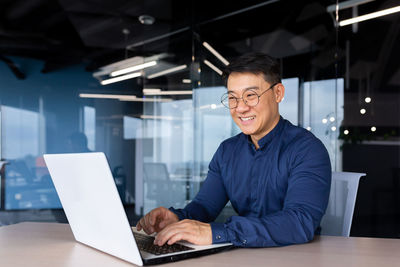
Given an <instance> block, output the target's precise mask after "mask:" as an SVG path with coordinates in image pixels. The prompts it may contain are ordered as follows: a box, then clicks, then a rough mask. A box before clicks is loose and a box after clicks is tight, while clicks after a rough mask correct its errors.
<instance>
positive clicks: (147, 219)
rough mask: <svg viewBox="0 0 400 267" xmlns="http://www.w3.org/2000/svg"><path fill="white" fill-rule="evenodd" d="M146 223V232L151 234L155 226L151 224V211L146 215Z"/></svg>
mask: <svg viewBox="0 0 400 267" xmlns="http://www.w3.org/2000/svg"><path fill="white" fill-rule="evenodd" d="M144 224H145V227H144V229H145V232H146V233H147V234H148V235H149V234H152V233H154V228H153V227H152V226H151V224H150V213H147V214H146V216H144Z"/></svg>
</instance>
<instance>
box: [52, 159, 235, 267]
mask: <svg viewBox="0 0 400 267" xmlns="http://www.w3.org/2000/svg"><path fill="white" fill-rule="evenodd" d="M44 159H45V162H46V165H47V168H48V170H49V172H50V175H51V178H52V180H53V183H54V186H55V188H56V190H57V193H58V196H59V198H60V201H61V204H62V206H63V208H64V211H65V214H66V216H67V219H68V222H69V224H70V227H71V230H72V233H73V235H74V237H75V240H76V241H78V242H80V243H83V244H85V245H88V246H90V247H93V248H95V249H97V250H100V251H103V252H105V253H108V254H111V255H113V256H115V257H118V258H120V259H122V260H125V261H127V262H130V263H133V264H136V265H140V266H142V265H149V264H160V263H165V262H171V261H177V260H182V259H186V258H191V257H196V256H201V255H207V254H211V253H215V252H219V251H221V250H225V249H228V248H230V247H231V246H232V244H231V243H225V244H215V245H208V246H196V245H193V244H190V243H188V242H179V244H176V246H175V247H173V248H172V247H171V246H168V245H165V247H164V246H163V247H157V246H156V245H154V246H155V247H156V249H158V250H159V251H156V252H149V251H150V250H151V249H152V248H151V245H152V240H151V239H152V238H154V237H152V236H148V235H146V234H145V233H144V232H141V233H139V232H138V231H137V230H136V227H131V226H130V225H129V222H128V218H127V216H126V214H125V210H124V207H123V205H122V202H121V199H120V196H119V194H118V190H117V187H116V185H115V182H114V179H113V176H112V174H111V171H110V167H109V165H108V162H107V159H106V156H105V155H104V153H97V152H96V153H74V154H47V155H44ZM144 239H150V240H144ZM177 246H178V247H177Z"/></svg>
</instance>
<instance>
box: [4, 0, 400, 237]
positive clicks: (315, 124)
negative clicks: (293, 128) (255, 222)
mask: <svg viewBox="0 0 400 267" xmlns="http://www.w3.org/2000/svg"><path fill="white" fill-rule="evenodd" d="M346 4H348V5H346ZM399 5H400V3H399V1H398V0H376V1H373V0H352V1H335V0H310V1H289V0H269V1H255V0H249V1H225V0H223V1H206V0H204V1H195V0H189V1H188V0H185V1H183V0H113V1H107V0H91V1H82V0H50V1H49V0H30V1H23V0H13V1H11V0H2V1H1V2H0V114H1V117H0V130H1V139H0V148H1V149H0V153H1V160H2V167H1V186H0V187H1V191H0V194H1V203H0V225H7V224H13V223H18V222H21V221H57V222H66V218H65V215H64V213H63V211H62V208H61V204H60V202H59V199H58V196H57V193H56V191H55V189H54V186H53V184H52V181H51V179H50V176H49V174H48V171H47V168H46V165H45V163H44V161H43V157H42V155H43V154H45V153H66V152H89V151H101V152H104V153H105V154H106V156H107V158H108V160H109V164H110V168H111V170H112V173H113V176H114V180H115V183H116V186H117V188H118V191H119V193H120V196H121V199H122V201H123V203H124V205H125V207H126V210H127V214H128V218H129V220H130V222H131V223H132V224H133V223H134V222H135V221H136V220H137V218H139V217H140V216H141V215H142V214H143V213H145V212H147V211H149V210H151V209H152V208H154V207H156V206H159V205H163V206H166V207H169V206H174V207H176V208H178V207H183V206H184V205H185V204H187V203H188V202H189V201H190V200H191V199H192V198H193V197H194V196H195V194H196V192H197V191H198V190H199V188H200V187H201V184H202V182H203V181H204V179H205V177H206V175H207V169H208V163H209V161H210V160H211V157H212V155H213V153H214V152H215V150H216V149H217V147H218V145H219V143H220V142H221V141H222V140H224V139H226V138H229V137H230V136H233V135H235V134H237V133H239V129H238V128H237V127H236V126H235V125H234V123H233V122H232V120H231V119H230V115H229V111H228V110H227V109H225V108H224V107H223V106H222V105H221V103H220V97H221V95H222V94H223V93H224V92H225V90H226V88H225V87H224V84H223V81H222V79H221V75H220V70H221V69H222V68H223V67H224V66H225V65H226V64H227V62H229V61H230V60H231V59H232V58H234V57H236V56H239V55H242V54H243V53H246V52H252V51H258V52H265V53H268V54H270V55H272V56H274V57H277V58H278V59H279V60H280V62H281V64H282V76H283V78H284V79H283V84H284V85H285V86H286V96H285V99H284V101H283V102H282V104H281V106H280V108H281V114H282V116H283V117H284V118H287V119H289V120H290V121H291V122H292V123H293V124H296V125H299V126H301V127H304V128H306V129H308V130H309V131H311V132H313V133H314V134H315V135H316V136H317V137H318V138H320V139H321V140H322V142H323V143H324V144H325V146H326V148H327V149H328V151H329V154H330V157H331V162H332V166H333V169H334V170H336V171H353V172H363V173H366V174H367V176H366V177H365V178H363V179H361V181H360V185H359V191H358V196H357V202H356V208H355V212H354V219H353V227H352V230H351V235H353V236H373V237H400V199H399V193H400V185H399V182H400V150H399V148H400V138H399V130H400V63H399V62H400V61H399V59H400V13H394V14H391V15H387V16H383V17H379V18H374V19H370V20H367V21H363V22H359V23H355V24H350V25H347V26H341V25H339V22H341V21H344V20H346V19H349V18H352V17H357V16H360V15H365V14H369V13H371V12H376V11H380V10H384V9H388V8H392V7H396V6H399ZM219 56H222V57H219ZM141 64H144V65H141ZM137 65H141V68H136V70H135V69H131V70H130V71H129V72H128V73H123V71H122V73H121V72H120V73H115V71H117V70H121V69H123V68H126V67H131V66H137ZM126 75H129V76H128V77H127V76H126ZM119 77H123V78H129V79H125V80H121V81H115V79H114V78H117V79H120V78H119ZM123 78H121V79H123ZM111 79H114V80H111ZM93 190H96V184H93ZM231 212H232V209H231V208H230V206H229V203H228V205H227V207H226V209H225V210H224V212H223V214H222V215H221V216H222V217H221V218H220V219H223V217H224V216H225V217H226V216H229V214H231Z"/></svg>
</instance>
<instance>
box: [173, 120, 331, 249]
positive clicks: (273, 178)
mask: <svg viewBox="0 0 400 267" xmlns="http://www.w3.org/2000/svg"><path fill="white" fill-rule="evenodd" d="M258 145H259V149H256V148H255V146H254V144H252V142H251V139H250V137H249V136H247V135H245V134H243V133H240V134H238V135H236V136H234V137H232V138H229V139H227V140H225V141H224V142H222V143H221V145H220V146H219V148H218V150H217V151H216V153H215V154H214V157H213V159H212V161H211V163H210V165H209V171H208V175H207V178H206V180H205V181H204V184H203V186H202V187H201V189H200V191H199V193H198V194H197V195H196V197H195V198H194V199H193V201H192V202H190V203H189V204H188V205H187V206H186V207H185V208H184V209H174V208H171V210H172V211H173V212H175V213H176V214H177V215H178V217H179V219H194V220H199V221H202V222H211V229H212V236H213V237H212V238H213V243H223V242H231V243H233V244H234V245H235V246H242V247H267V246H282V245H290V244H297V243H305V242H308V241H310V240H312V239H313V237H314V232H315V231H316V229H317V228H318V227H319V223H320V221H321V218H322V216H323V215H324V213H325V210H326V207H327V204H328V199H329V190H330V184H331V165H330V160H329V155H328V152H327V151H326V149H325V147H324V145H323V144H322V143H321V141H320V140H319V139H317V138H316V137H315V136H314V135H313V134H312V133H311V132H309V131H306V130H304V129H303V128H300V127H297V126H293V125H292V124H291V123H290V122H289V121H287V120H284V119H283V118H280V121H279V123H278V124H277V125H276V126H275V128H274V129H273V130H272V131H271V132H269V133H268V134H267V135H266V136H264V137H263V138H262V139H261V140H259V141H258ZM228 200H230V201H231V203H232V207H233V208H234V210H235V211H236V212H237V214H238V216H232V217H230V218H229V219H228V220H227V221H226V222H225V223H217V222H213V221H214V220H215V218H216V217H217V216H218V214H219V213H220V212H221V210H222V209H223V208H224V206H225V205H226V203H227V202H228Z"/></svg>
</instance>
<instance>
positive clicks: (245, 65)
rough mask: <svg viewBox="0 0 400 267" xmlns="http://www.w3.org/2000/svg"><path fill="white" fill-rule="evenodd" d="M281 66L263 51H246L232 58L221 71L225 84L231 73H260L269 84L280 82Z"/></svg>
mask: <svg viewBox="0 0 400 267" xmlns="http://www.w3.org/2000/svg"><path fill="white" fill-rule="evenodd" d="M280 71H281V68H280V64H279V62H278V60H276V59H275V58H273V57H271V56H269V55H267V54H264V53H248V54H244V55H242V56H240V57H238V58H236V59H234V60H233V61H232V62H231V63H230V64H229V65H228V66H226V68H225V69H224V72H223V75H222V77H223V79H224V81H225V85H226V83H227V81H228V78H229V75H231V74H232V73H252V74H256V75H258V74H262V75H263V77H264V80H265V81H266V82H268V83H270V84H274V83H280V82H281V74H280Z"/></svg>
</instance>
